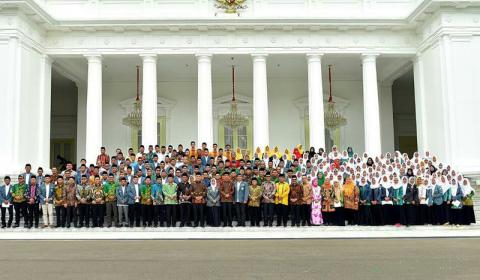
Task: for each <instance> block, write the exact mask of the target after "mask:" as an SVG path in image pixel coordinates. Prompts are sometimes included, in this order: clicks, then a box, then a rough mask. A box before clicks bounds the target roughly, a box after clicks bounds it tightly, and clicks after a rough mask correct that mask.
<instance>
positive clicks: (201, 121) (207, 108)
mask: <svg viewBox="0 0 480 280" xmlns="http://www.w3.org/2000/svg"><path fill="white" fill-rule="evenodd" d="M196 57H197V62H198V102H197V104H198V111H197V114H198V117H197V123H198V125H197V129H198V130H197V131H198V133H197V137H198V146H200V145H201V143H203V142H206V143H207V146H209V147H211V146H212V144H213V112H212V55H211V54H197V55H196Z"/></svg>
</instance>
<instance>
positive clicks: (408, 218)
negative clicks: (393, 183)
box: [403, 177, 419, 226]
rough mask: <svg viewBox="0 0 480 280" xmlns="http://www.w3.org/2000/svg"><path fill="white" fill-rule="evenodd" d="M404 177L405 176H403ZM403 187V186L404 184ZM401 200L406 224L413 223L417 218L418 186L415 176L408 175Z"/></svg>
mask: <svg viewBox="0 0 480 280" xmlns="http://www.w3.org/2000/svg"><path fill="white" fill-rule="evenodd" d="M404 178H406V177H404ZM404 187H405V186H404ZM403 202H404V207H405V223H406V225H407V226H411V225H415V224H416V219H417V213H418V210H417V205H418V203H419V199H418V188H417V185H416V184H415V177H410V178H409V179H408V183H407V185H406V187H405V195H404V196H403Z"/></svg>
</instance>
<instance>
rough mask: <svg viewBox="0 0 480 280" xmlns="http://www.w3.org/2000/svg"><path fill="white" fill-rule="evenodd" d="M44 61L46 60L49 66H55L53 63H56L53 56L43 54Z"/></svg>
mask: <svg viewBox="0 0 480 280" xmlns="http://www.w3.org/2000/svg"><path fill="white" fill-rule="evenodd" d="M42 59H43V60H45V63H48V64H53V62H54V61H55V60H54V59H53V58H52V57H51V56H49V55H48V54H42Z"/></svg>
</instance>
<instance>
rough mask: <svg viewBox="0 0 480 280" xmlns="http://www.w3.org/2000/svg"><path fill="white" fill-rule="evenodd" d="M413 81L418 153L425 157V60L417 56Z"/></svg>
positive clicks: (426, 144)
mask: <svg viewBox="0 0 480 280" xmlns="http://www.w3.org/2000/svg"><path fill="white" fill-rule="evenodd" d="M413 80H414V87H415V120H416V125H417V146H418V151H419V152H420V153H421V154H422V155H423V154H424V153H425V152H426V151H428V150H429V148H428V141H427V133H426V131H425V129H424V128H425V127H426V126H427V124H426V123H425V121H426V117H425V100H424V99H425V92H424V88H425V86H424V81H425V80H424V77H423V58H422V57H421V56H418V55H416V56H415V58H414V59H413Z"/></svg>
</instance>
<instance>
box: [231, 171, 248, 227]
mask: <svg viewBox="0 0 480 280" xmlns="http://www.w3.org/2000/svg"><path fill="white" fill-rule="evenodd" d="M234 196H235V198H234V202H233V203H234V204H235V210H236V213H237V226H241V227H244V226H245V220H246V214H245V212H246V210H245V208H246V204H247V201H248V185H247V183H246V182H244V181H243V180H242V175H241V174H238V175H237V179H236V181H235V193H234Z"/></svg>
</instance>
